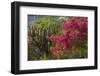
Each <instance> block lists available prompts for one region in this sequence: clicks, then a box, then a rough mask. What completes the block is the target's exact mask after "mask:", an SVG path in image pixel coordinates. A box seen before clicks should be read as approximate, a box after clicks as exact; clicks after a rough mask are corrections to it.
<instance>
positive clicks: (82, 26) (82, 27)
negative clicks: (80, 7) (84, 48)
mask: <svg viewBox="0 0 100 76" xmlns="http://www.w3.org/2000/svg"><path fill="white" fill-rule="evenodd" d="M87 27H88V21H87V17H73V18H71V19H70V20H69V21H66V22H65V23H64V25H63V29H64V30H65V31H66V32H65V33H63V35H61V36H54V35H51V36H50V37H49V40H51V41H55V42H56V43H55V46H53V47H50V50H51V51H52V52H53V54H54V55H59V54H61V53H62V52H65V51H70V50H72V47H73V46H74V45H77V44H79V43H80V42H81V41H84V40H86V39H87Z"/></svg>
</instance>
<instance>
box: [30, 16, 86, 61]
mask: <svg viewBox="0 0 100 76" xmlns="http://www.w3.org/2000/svg"><path fill="white" fill-rule="evenodd" d="M87 57H88V18H87V17H76V16H63V17H62V16H42V15H33V16H32V15H31V16H30V15H29V16H28V60H53V59H80V58H87Z"/></svg>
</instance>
